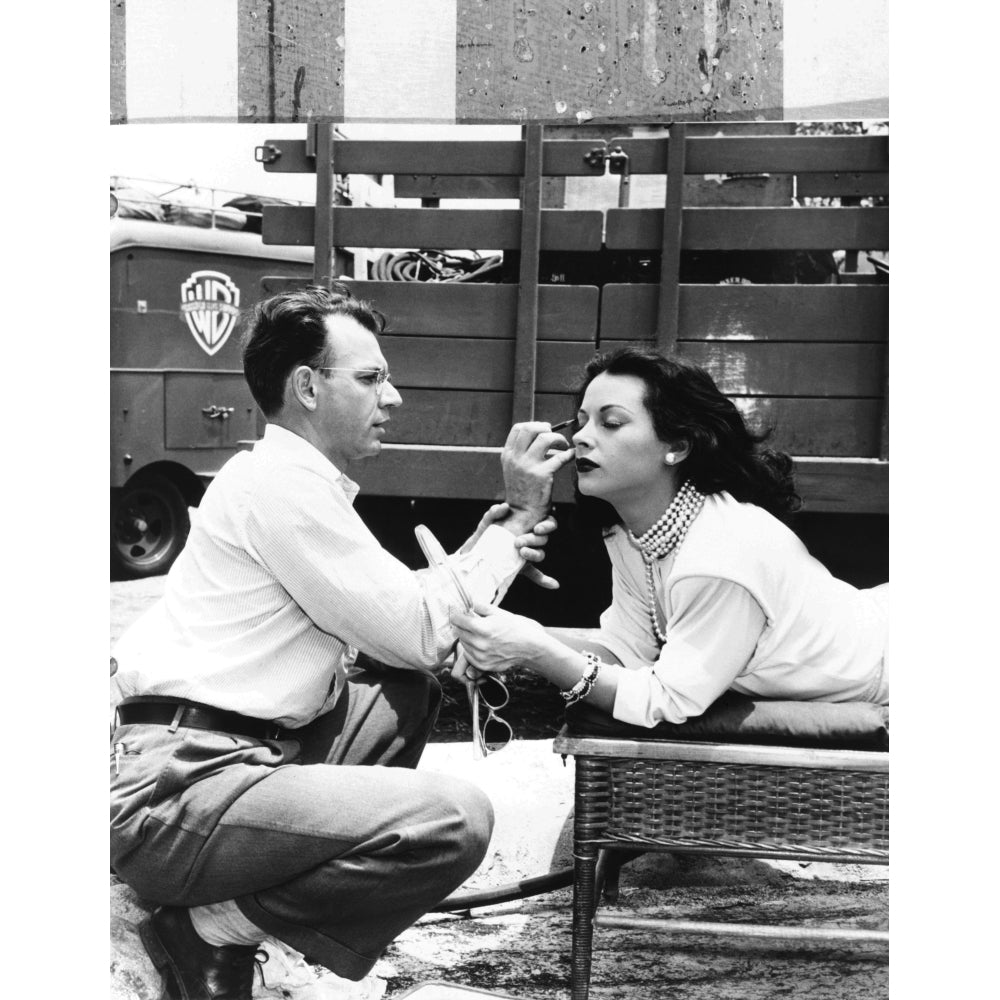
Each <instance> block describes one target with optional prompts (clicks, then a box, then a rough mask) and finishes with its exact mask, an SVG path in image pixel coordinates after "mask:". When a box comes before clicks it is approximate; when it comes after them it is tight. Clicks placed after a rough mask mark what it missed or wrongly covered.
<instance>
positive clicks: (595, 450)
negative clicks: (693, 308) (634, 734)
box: [453, 347, 889, 727]
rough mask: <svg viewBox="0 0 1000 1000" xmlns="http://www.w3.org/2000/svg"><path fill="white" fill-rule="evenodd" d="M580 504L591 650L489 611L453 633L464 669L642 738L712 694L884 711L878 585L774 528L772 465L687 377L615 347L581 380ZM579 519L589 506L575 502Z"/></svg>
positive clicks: (733, 412)
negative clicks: (608, 570)
mask: <svg viewBox="0 0 1000 1000" xmlns="http://www.w3.org/2000/svg"><path fill="white" fill-rule="evenodd" d="M577 426H578V430H577V431H576V433H575V434H574V435H573V438H572V440H573V445H574V447H575V450H576V469H577V475H578V489H579V492H580V493H581V494H582V495H583V497H585V498H597V499H599V500H601V501H604V504H605V507H604V509H605V510H606V511H607V513H608V514H610V515H611V516H610V518H609V519H608V520H609V523H608V526H607V527H606V529H605V536H604V538H605V544H606V546H607V550H608V554H609V556H610V559H611V567H612V603H611V607H610V608H608V610H607V611H606V612H605V613H604V614H603V615H602V616H601V623H600V624H601V627H600V631H599V633H598V634H597V635H596V636H595V638H594V640H593V641H584V640H580V639H579V638H573V637H572V636H571V635H569V634H567V633H565V632H563V631H561V630H558V629H546V628H543V627H542V626H541V625H539V624H538V623H537V622H535V621H532V620H531V619H529V618H524V617H521V616H518V615H513V614H511V613H509V612H506V611H503V610H500V609H497V608H493V607H486V606H478V605H477V607H476V613H474V614H466V615H459V616H457V617H456V618H455V619H453V621H454V623H455V626H456V631H457V633H458V635H459V638H460V640H461V643H462V647H463V649H464V651H465V654H466V656H467V657H468V659H469V661H470V662H471V664H472V666H473V667H474V668H476V669H478V670H480V671H487V672H501V671H504V670H506V669H508V668H510V667H512V666H514V665H515V664H519V665H523V666H526V667H528V668H529V669H531V670H533V671H535V672H536V673H537V674H540V675H541V676H543V677H545V678H546V679H548V680H549V681H550V682H552V683H553V684H555V685H556V686H557V687H558V688H559V689H560V690H561V692H562V694H563V697H564V699H565V700H566V702H567V704H572V703H574V702H576V701H579V700H586V701H587V702H589V703H590V704H593V705H595V706H596V707H598V708H601V709H603V710H604V711H606V712H608V713H610V714H612V715H613V716H614V717H615V718H616V719H619V720H621V721H623V722H628V723H632V724H636V725H641V726H647V727H652V726H655V725H656V724H657V723H659V722H664V721H666V722H674V723H678V722H684V721H685V720H686V719H688V718H692V717H694V716H698V715H700V714H701V713H702V712H704V711H705V709H706V708H708V706H709V705H711V704H712V702H714V701H715V700H716V698H718V697H719V695H721V694H722V693H723V692H724V691H726V690H728V689H732V690H734V691H737V692H740V693H742V694H746V695H749V696H751V697H757V698H783V699H798V700H816V701H870V702H875V703H880V704H888V700H889V682H888V670H887V668H886V666H885V644H886V629H887V621H886V613H887V604H888V584H883V585H882V586H881V587H876V588H874V589H872V590H858V589H857V588H855V587H853V586H851V585H850V584H848V583H845V582H843V581H841V580H837V579H835V578H834V577H833V576H831V574H830V573H829V571H828V570H827V569H826V568H825V567H824V566H823V565H822V564H821V563H819V562H818V561H817V560H816V559H814V558H813V557H812V556H810V555H809V553H808V552H807V551H806V548H805V546H804V545H803V544H802V542H800V541H799V539H798V538H797V537H796V536H795V535H794V534H793V533H792V531H791V530H790V529H789V528H787V527H786V526H785V525H784V524H783V523H782V522H781V520H780V518H781V517H782V516H784V515H786V514H788V513H790V512H791V511H793V510H794V509H795V508H796V507H797V506H798V503H799V499H798V497H797V495H796V494H795V492H794V487H793V484H792V479H791V475H790V469H791V461H790V459H789V458H788V457H787V456H786V455H781V454H778V453H775V452H772V451H764V450H761V449H759V447H758V446H759V444H760V443H761V441H762V439H763V436H755V435H754V434H752V433H751V432H750V431H749V430H748V429H747V427H746V425H745V423H744V421H743V418H742V416H741V415H740V413H739V411H738V410H737V409H736V407H735V406H734V405H733V403H732V402H731V401H730V400H728V399H727V398H726V397H725V396H723V395H722V393H720V392H719V390H718V388H717V387H716V386H715V383H714V382H713V381H712V379H711V377H710V376H709V375H708V374H707V373H706V372H705V371H703V370H702V369H701V368H698V367H697V366H696V365H692V364H689V363H685V362H682V361H678V360H669V359H667V358H664V357H662V356H660V355H658V354H654V353H652V352H650V351H646V350H642V349H639V348H634V347H626V348H623V349H621V350H618V351H615V352H614V353H612V354H609V355H603V356H600V355H599V356H598V357H596V358H595V359H594V360H593V361H592V362H591V363H590V364H589V365H588V366H587V369H586V375H585V379H584V386H583V392H582V396H581V398H580V405H579V411H578V414H577ZM584 502H588V501H584Z"/></svg>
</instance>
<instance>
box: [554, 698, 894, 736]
mask: <svg viewBox="0 0 1000 1000" xmlns="http://www.w3.org/2000/svg"><path fill="white" fill-rule="evenodd" d="M566 725H567V727H568V729H569V735H572V736H607V737H614V738H617V739H628V740H643V739H645V740H692V741H700V742H705V743H755V744H758V745H759V744H763V745H768V746H792V747H813V748H825V749H837V750H888V749H889V707H888V706H887V705H873V704H870V703H869V702H860V701H847V702H828V701H771V700H766V699H756V698H748V697H746V696H745V695H741V694H737V693H736V692H735V691H727V692H726V693H725V694H723V695H722V697H721V698H719V699H718V700H717V701H716V702H715V703H714V704H712V705H710V706H709V708H708V709H707V710H706V711H705V712H704V714H702V715H700V716H698V717H697V718H694V719H688V721H687V722H683V723H673V722H661V723H660V724H659V725H658V726H654V727H653V728H652V729H647V728H646V727H645V726H633V725H629V724H628V723H625V722H619V721H618V720H617V719H614V718H612V717H611V716H610V715H608V714H607V713H606V712H602V711H600V710H599V709H596V708H594V707H593V706H591V705H588V704H586V703H585V702H577V703H576V704H575V705H571V706H570V707H569V708H567V709H566Z"/></svg>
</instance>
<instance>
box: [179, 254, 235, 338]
mask: <svg viewBox="0 0 1000 1000" xmlns="http://www.w3.org/2000/svg"><path fill="white" fill-rule="evenodd" d="M181 312H182V313H183V314H184V319H186V320H187V325H188V329H189V330H190V331H191V335H192V336H193V337H194V339H195V340H196V341H197V342H198V346H199V347H200V348H201V349H202V350H203V351H204V352H205V353H206V354H207V355H209V356H211V355H213V354H215V352H216V351H218V350H219V349H220V348H221V347H222V345H223V344H225V342H226V341H227V340H228V339H229V335H230V334H231V333H232V332H233V328H234V327H235V326H236V320H237V319H238V318H239V315H240V290H239V288H237V287H236V285H235V283H234V282H233V281H232V279H231V278H230V277H229V276H228V275H225V274H223V273H222V272H221V271H195V272H194V273H193V274H192V275H191V277H190V278H188V279H187V281H185V282H184V283H183V284H182V285H181Z"/></svg>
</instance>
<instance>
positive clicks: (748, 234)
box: [265, 208, 889, 250]
mask: <svg viewBox="0 0 1000 1000" xmlns="http://www.w3.org/2000/svg"><path fill="white" fill-rule="evenodd" d="M265 220H266V215H265ZM683 227H684V229H683V246H684V248H685V249H687V250H827V249H830V250H846V249H857V250H886V249H888V247H889V210H888V209H887V208H686V209H684V220H683ZM662 238H663V212H662V211H661V210H660V209H656V208H611V209H608V212H607V227H606V235H605V241H606V243H607V245H608V247H610V248H611V249H615V250H627V249H635V250H658V249H659V248H660V244H661V241H662Z"/></svg>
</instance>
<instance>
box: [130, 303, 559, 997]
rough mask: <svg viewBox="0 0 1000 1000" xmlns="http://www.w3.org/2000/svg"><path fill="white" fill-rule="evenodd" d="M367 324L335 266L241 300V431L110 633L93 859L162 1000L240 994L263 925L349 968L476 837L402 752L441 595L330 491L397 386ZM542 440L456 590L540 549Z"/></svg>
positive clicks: (455, 560) (495, 576) (460, 567)
mask: <svg viewBox="0 0 1000 1000" xmlns="http://www.w3.org/2000/svg"><path fill="white" fill-rule="evenodd" d="M382 326H383V320H382V318H381V316H380V315H379V314H378V313H376V312H375V311H373V310H372V309H371V308H370V307H368V306H367V305H366V304H364V303H362V302H359V301H358V300H357V299H355V298H353V297H352V295H351V293H350V292H349V291H348V290H347V288H346V287H344V286H339V285H338V286H335V287H334V289H333V290H330V291H328V290H325V289H322V288H310V289H305V290H300V291H295V292H288V293H283V294H281V295H277V296H274V297H273V298H271V299H269V300H267V301H265V302H263V303H261V304H260V305H258V306H257V307H256V309H255V311H254V314H253V317H252V320H251V322H250V325H249V329H248V331H247V334H246V338H245V347H244V372H245V375H246V379H247V382H248V384H249V386H250V389H251V391H252V393H253V395H254V398H255V400H256V401H257V403H258V405H259V406H260V408H261V410H262V411H263V413H264V414H265V416H266V417H267V419H268V424H267V427H266V430H265V433H264V436H263V439H262V440H261V441H260V442H258V443H257V445H256V446H255V447H254V448H253V450H252V451H251V452H246V453H241V454H239V455H237V456H235V457H234V458H233V459H231V460H230V461H229V462H228V463H227V464H226V465H225V467H224V468H223V469H222V470H221V471H220V473H219V475H218V476H217V477H216V479H215V480H214V482H213V483H212V485H211V486H210V487H209V488H208V490H207V491H206V493H205V496H204V498H203V500H202V502H201V505H200V507H199V509H198V510H197V511H194V512H193V517H192V527H191V532H190V535H189V538H188V542H187V544H186V546H185V548H184V551H183V552H182V553H181V555H180V556H179V558H178V559H177V561H176V563H175V564H174V566H173V568H172V569H171V571H170V573H169V575H168V578H167V582H166V588H165V591H164V596H163V598H162V600H161V601H160V602H158V603H157V604H156V605H154V606H153V607H152V608H151V609H150V610H149V611H148V612H147V613H146V614H145V615H144V616H143V617H142V618H140V619H139V621H137V622H136V623H135V624H134V625H133V626H132V627H131V629H129V630H128V632H126V634H125V635H124V636H123V637H122V639H121V641H120V642H119V644H118V646H117V647H116V649H115V659H116V660H117V662H118V672H117V673H116V675H115V677H114V681H113V683H114V686H115V689H116V690H115V695H114V697H115V698H116V700H118V706H117V721H118V727H117V729H116V730H115V733H114V736H113V748H112V766H111V788H112V808H111V830H112V833H111V855H112V865H113V867H114V868H115V870H116V872H117V873H118V874H119V876H120V877H121V878H122V879H123V880H124V881H125V882H127V883H129V884H130V885H131V886H133V887H134V888H135V889H136V891H137V892H138V893H139V894H140V895H142V896H143V897H145V898H147V899H149V900H152V901H155V902H158V903H160V904H163V905H161V907H160V908H159V909H158V910H156V911H155V913H154V914H153V916H152V918H151V920H150V921H149V922H148V923H147V924H145V925H144V926H143V928H142V929H141V934H142V937H143V941H144V943H145V945H146V948H147V950H148V951H149V953H150V956H151V957H152V959H153V962H154V963H155V964H156V966H157V967H158V968H159V969H160V970H161V971H162V972H163V974H164V976H165V978H166V981H167V988H168V992H169V994H170V996H172V997H174V998H177V1000H248V998H250V996H251V988H252V982H253V962H254V955H255V952H256V948H257V945H258V944H259V943H260V942H261V940H262V939H263V938H264V937H265V936H270V937H274V938H277V939H278V940H280V941H282V942H284V943H286V944H287V945H290V946H291V947H292V948H295V949H297V950H299V951H301V952H304V953H306V954H308V955H309V956H310V957H312V958H314V959H316V960H317V961H319V962H321V963H322V964H323V965H325V966H327V967H328V968H330V969H332V970H333V971H334V972H335V973H337V974H339V975H340V976H343V977H345V978H347V979H351V980H360V979H362V977H365V976H366V975H367V973H368V972H369V971H370V970H371V968H372V966H373V965H374V963H375V961H376V959H377V958H378V956H379V955H380V954H381V952H382V950H383V949H384V947H385V946H386V945H387V944H388V943H389V942H390V941H392V939H393V938H395V937H396V936H397V935H398V934H399V933H400V932H401V931H402V930H404V929H405V928H406V927H408V926H410V925H411V924H412V923H413V922H414V921H415V920H417V919H418V918H419V917H420V916H421V915H422V914H424V913H425V912H427V911H428V910H429V909H430V908H431V907H432V906H434V905H435V904H436V903H437V902H439V901H440V900H441V899H443V898H444V897H445V896H447V895H448V894H449V892H451V891H452V890H453V889H454V888H456V887H457V886H458V885H460V884H461V883H462V882H463V881H464V880H465V879H466V878H467V877H468V876H469V875H470V874H471V873H472V872H473V871H474V870H475V869H476V867H477V866H478V864H479V862H480V861H481V860H482V858H483V856H484V854H485V851H486V847H487V844H488V842H489V837H490V834H491V832H492V819H493V817H492V810H491V807H490V803H489V801H488V799H486V798H485V796H484V795H483V794H482V793H481V792H480V791H479V790H478V789H477V788H475V787H474V786H472V785H470V784H467V783H464V782H461V781H458V780H455V779H450V778H446V777H444V776H442V775H433V774H427V773H425V772H418V771H415V770H413V768H415V766H416V764H417V761H418V760H419V757H420V754H421V752H422V750H423V747H424V744H425V742H426V740H427V738H428V734H429V732H430V729H431V727H432V726H433V723H434V719H435V717H436V714H437V709H438V705H439V700H440V686H439V685H438V683H437V681H436V680H435V679H434V678H433V676H432V675H431V674H430V673H429V671H431V670H432V669H433V668H434V667H435V666H436V665H438V664H439V663H440V662H441V661H442V660H443V659H444V658H445V657H446V656H447V654H448V653H449V651H450V649H451V648H452V646H453V644H454V641H455V636H454V633H453V631H452V628H451V625H450V620H449V619H450V616H451V615H452V614H453V613H454V612H456V611H458V610H459V609H461V607H462V604H461V597H460V595H459V594H458V593H457V592H456V591H457V588H456V586H455V584H454V581H453V580H452V578H451V577H450V575H449V573H448V571H447V569H446V568H441V567H438V568H431V569H427V570H421V571H419V572H416V573H415V572H412V571H410V570H408V569H407V568H406V567H405V566H404V565H403V564H402V563H400V562H399V561H398V560H396V559H395V558H393V557H392V556H391V555H390V554H389V553H388V552H386V551H385V550H384V549H382V548H381V546H380V545H379V544H378V542H377V541H376V540H375V538H374V537H373V536H372V535H371V533H370V532H369V531H368V529H367V528H366V527H365V525H364V524H363V523H362V521H361V520H360V519H359V518H358V516H357V514H356V513H355V512H354V510H353V506H352V503H353V499H354V497H355V495H356V493H357V487H356V486H355V485H354V484H353V483H352V482H351V481H350V479H348V477H347V475H346V472H345V470H346V469H347V467H348V466H349V465H350V463H351V462H354V461H357V460H359V459H364V458H370V457H373V456H375V455H377V454H378V452H379V451H380V449H381V441H382V438H383V436H384V435H385V433H386V431H385V427H386V424H387V423H388V422H389V420H390V419H391V415H392V412H393V411H394V410H395V408H396V407H397V406H399V405H400V403H401V398H400V396H399V393H398V392H397V391H396V389H395V387H394V386H393V385H392V383H391V382H390V381H389V376H388V369H387V366H386V361H385V358H384V357H383V355H382V351H381V348H380V346H379V340H378V334H379V333H380V332H381V330H382ZM562 440H563V439H562V438H561V437H560V435H558V434H554V433H552V432H551V431H550V430H549V428H548V425H547V424H523V425H517V426H515V427H514V428H513V429H512V431H511V435H510V437H509V438H508V442H507V445H506V446H505V448H504V453H503V457H502V462H503V467H504V480H505V486H506V491H507V496H506V499H507V503H506V504H505V505H501V506H499V507H494V508H491V510H490V511H488V512H487V514H486V516H484V518H483V520H482V522H480V525H479V527H478V529H477V531H476V532H475V534H474V535H473V536H472V537H471V538H470V539H469V541H468V542H467V543H466V545H465V546H463V548H462V550H461V551H460V553H459V554H457V555H456V556H454V557H452V559H451V564H452V566H453V567H454V568H455V570H456V571H457V572H458V573H459V574H460V575H461V577H462V582H463V583H464V585H465V587H466V589H467V590H468V591H469V592H470V593H471V595H472V596H473V597H474V598H475V599H476V600H479V601H485V602H488V601H489V600H490V599H491V598H492V596H493V595H494V594H495V593H496V591H497V590H498V588H500V587H501V586H502V585H503V584H504V583H505V582H506V581H508V580H509V579H510V578H511V577H512V576H513V575H514V574H515V573H516V572H517V571H518V570H519V569H520V568H521V566H522V565H523V560H524V559H528V560H534V561H537V559H538V558H540V548H541V546H542V545H544V542H545V535H546V534H547V532H548V531H550V530H551V529H552V527H553V526H554V525H553V522H551V520H550V519H546V511H547V509H548V505H549V500H550V495H551V481H552V476H553V475H554V473H555V471H556V470H557V469H558V468H559V467H561V466H562V465H563V464H565V462H566V461H568V460H569V459H570V458H572V451H571V450H570V451H559V452H555V453H553V454H552V455H551V456H549V457H546V454H547V452H548V451H549V449H550V448H553V447H556V446H558V445H559V443H560V442H562ZM373 661H377V662H373ZM330 765H335V766H330ZM373 765H391V766H383V767H375V766H373Z"/></svg>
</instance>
